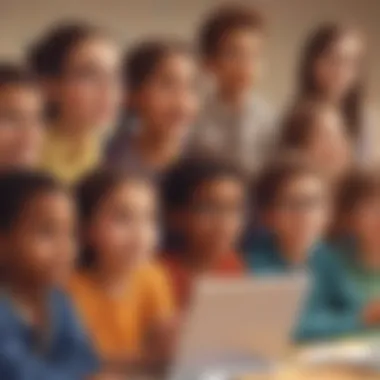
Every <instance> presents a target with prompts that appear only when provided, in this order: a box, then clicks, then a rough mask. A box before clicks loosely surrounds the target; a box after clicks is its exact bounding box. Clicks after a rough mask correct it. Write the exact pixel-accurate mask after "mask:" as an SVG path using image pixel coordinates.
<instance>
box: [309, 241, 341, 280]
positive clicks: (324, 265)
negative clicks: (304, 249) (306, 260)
mask: <svg viewBox="0 0 380 380" xmlns="http://www.w3.org/2000/svg"><path fill="white" fill-rule="evenodd" d="M310 263H311V268H312V269H314V270H315V271H319V272H322V273H324V274H326V273H327V272H331V273H336V272H337V270H339V268H341V267H342V265H343V259H342V252H341V250H340V248H339V246H338V245H336V244H335V243H333V242H329V243H326V242H325V243H322V244H320V245H319V246H318V248H317V249H316V250H315V252H314V254H313V256H312V257H311V260H310Z"/></svg>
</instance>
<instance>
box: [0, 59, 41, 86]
mask: <svg viewBox="0 0 380 380" xmlns="http://www.w3.org/2000/svg"><path fill="white" fill-rule="evenodd" d="M7 86H27V87H34V86H37V81H36V78H35V77H34V75H33V74H32V73H31V72H30V71H28V70H27V69H25V68H24V67H22V66H19V65H16V64H12V63H5V62H1V63H0V88H1V87H7Z"/></svg>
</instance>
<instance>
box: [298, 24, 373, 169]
mask: <svg viewBox="0 0 380 380" xmlns="http://www.w3.org/2000/svg"><path fill="white" fill-rule="evenodd" d="M365 55H366V52H365V43H364V39H363V37H362V36H361V35H360V33H358V31H356V30H353V29H349V28H345V27H342V26H341V25H339V24H335V23H329V24H324V25H322V26H319V27H318V28H317V29H316V30H314V31H313V32H312V33H311V35H310V36H309V38H308V39H307V41H306V44H305V47H304V49H303V52H302V56H301V60H300V72H299V80H298V94H297V96H298V101H303V100H304V99H311V98H312V99H318V100H321V101H323V102H326V103H328V104H330V105H331V106H334V107H339V109H340V110H341V112H342V115H343V117H344V120H345V123H346V126H347V131H348V132H349V133H350V135H351V137H352V138H353V139H354V141H355V153H356V156H357V157H358V159H360V162H361V163H364V164H371V163H372V161H373V160H374V159H375V158H378V157H376V150H377V149H376V148H377V145H376V142H377V141H378V140H377V138H378V136H377V135H376V126H375V125H374V123H373V122H374V120H372V118H371V117H370V116H371V115H370V113H369V112H368V111H369V110H368V107H367V104H366V103H367V102H366V99H365V98H366V90H365V83H364V82H365V60H366V59H365V58H366V57H365Z"/></svg>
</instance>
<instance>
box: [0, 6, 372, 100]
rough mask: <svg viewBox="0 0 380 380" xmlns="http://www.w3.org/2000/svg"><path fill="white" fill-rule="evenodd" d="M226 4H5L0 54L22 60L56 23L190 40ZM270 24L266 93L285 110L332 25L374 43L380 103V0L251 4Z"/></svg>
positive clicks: (131, 36) (0, 9) (126, 37)
mask: <svg viewBox="0 0 380 380" xmlns="http://www.w3.org/2000/svg"><path fill="white" fill-rule="evenodd" d="M223 3H225V1H223V0H80V1H78V0H34V1H29V0H0V14H1V15H2V17H1V23H0V35H1V36H2V38H1V39H0V51H1V53H2V55H3V56H4V57H9V56H12V57H15V59H17V58H19V57H20V56H21V54H22V52H23V51H24V49H25V47H26V46H28V44H29V43H30V42H31V40H33V39H34V38H35V37H36V36H38V35H39V33H41V32H42V31H43V30H45V29H46V27H48V26H50V25H51V23H52V22H54V21H56V20H62V18H63V19H65V18H69V19H72V18H74V19H84V20H89V21H91V22H92V23H95V24H101V25H103V26H105V27H107V28H109V29H110V30H111V31H112V32H113V33H115V36H116V37H117V38H118V39H119V41H120V42H121V43H123V44H125V45H126V46H128V44H130V43H131V42H135V41H136V39H137V40H139V39H141V38H144V37H146V36H152V35H157V34H158V35H164V36H165V35H169V36H180V37H185V38H188V39H192V38H193V37H194V30H196V26H197V25H198V24H199V20H202V19H203V16H204V15H205V13H207V12H208V11H209V10H210V9H211V8H213V7H215V6H217V5H220V4H223ZM244 3H247V4H249V3H251V4H253V5H255V6H256V7H258V8H259V9H261V10H262V11H263V12H264V14H265V15H266V17H267V18H268V21H269V30H270V36H269V37H270V41H268V44H267V47H266V49H267V63H268V67H267V73H266V74H267V75H265V77H264V78H263V82H262V85H261V86H262V91H263V93H264V95H265V96H266V97H267V98H268V100H270V101H271V102H272V103H273V104H274V105H277V106H279V107H281V106H282V105H283V104H284V102H286V98H287V96H288V95H289V91H291V89H292V85H293V83H294V80H293V75H289V73H291V74H293V73H294V72H295V70H296V62H297V60H298V57H299V52H300V49H301V48H302V43H303V42H304V40H305V38H306V36H307V34H308V32H309V31H310V30H311V29H313V28H314V26H316V25H318V24H320V23H321V22H326V21H330V20H335V21H340V22H343V23H349V24H353V25H355V26H358V27H359V28H361V29H362V30H363V31H364V32H365V33H366V35H367V38H368V39H369V43H370V46H372V47H373V48H372V49H370V51H369V62H368V64H369V78H368V90H369V98H370V102H369V103H370V104H373V103H375V105H377V104H378V103H379V101H380V70H378V67H380V49H378V48H377V47H378V43H379V41H378V37H379V36H380V23H379V15H380V1H379V0H246V1H245V2H244Z"/></svg>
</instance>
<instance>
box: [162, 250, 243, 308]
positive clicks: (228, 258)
mask: <svg viewBox="0 0 380 380" xmlns="http://www.w3.org/2000/svg"><path fill="white" fill-rule="evenodd" d="M163 266H164V268H165V269H166V271H167V275H168V278H169V281H170V283H171V286H172V293H173V294H174V298H175V302H176V305H177V307H178V308H179V309H185V308H187V307H188V305H189V303H190V301H191V293H192V284H193V281H194V280H195V274H194V273H193V272H192V271H191V269H190V268H188V267H187V266H186V265H185V263H184V262H183V261H181V260H180V259H179V258H178V257H176V255H164V257H163ZM209 271H210V274H211V275H217V276H223V277H230V276H233V277H234V276H241V275H243V274H244V272H245V268H244V265H243V262H242V260H241V259H240V257H239V255H238V254H237V253H230V254H227V255H223V256H222V257H221V258H220V260H218V262H217V263H215V266H214V267H212V268H210V270H209Z"/></svg>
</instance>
